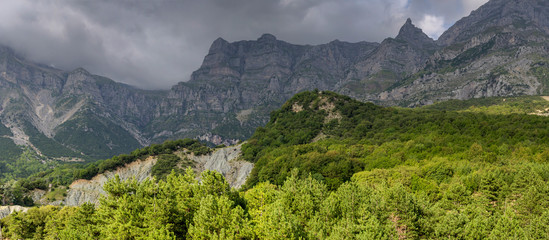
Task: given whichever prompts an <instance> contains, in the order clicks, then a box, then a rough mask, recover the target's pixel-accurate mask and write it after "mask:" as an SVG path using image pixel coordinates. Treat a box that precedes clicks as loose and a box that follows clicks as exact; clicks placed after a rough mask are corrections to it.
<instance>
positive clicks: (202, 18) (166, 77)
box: [0, 0, 487, 89]
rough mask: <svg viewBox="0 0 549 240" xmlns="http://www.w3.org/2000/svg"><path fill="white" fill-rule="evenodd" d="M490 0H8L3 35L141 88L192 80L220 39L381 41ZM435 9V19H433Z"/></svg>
mask: <svg viewBox="0 0 549 240" xmlns="http://www.w3.org/2000/svg"><path fill="white" fill-rule="evenodd" d="M485 2H487V0H254V1H249V0H200V1H195V0H179V1H176V0H155V1H144V0H143V1H141V0H120V1H108V0H94V1H69V0H43V1H35V0H18V1H11V0H0V43H1V44H4V45H7V46H10V47H12V48H13V49H15V50H16V51H18V52H19V53H21V54H23V55H25V56H27V57H28V58H29V59H31V60H34V61H37V62H40V63H44V64H49V65H52V66H55V67H58V68H61V69H65V70H72V69H74V68H77V67H84V68H86V69H88V70H89V71H90V72H93V73H95V74H99V75H104V76H107V77H110V78H112V79H114V80H116V81H120V82H124V83H128V84H132V85H135V86H138V87H141V88H151V89H158V88H169V87H170V86H171V85H173V84H175V83H176V82H178V81H187V80H188V79H189V76H190V74H191V73H192V71H194V70H196V69H197V68H198V67H199V66H200V63H201V62H202V59H203V57H204V56H205V54H206V53H207V51H208V48H209V46H210V44H211V42H212V41H213V40H215V39H216V38H217V37H223V38H225V39H226V40H228V41H238V40H248V39H256V38H258V37H259V36H260V35H261V34H262V33H267V32H268V33H272V34H274V35H275V36H277V37H278V38H279V39H281V40H285V41H288V42H290V43H296V44H321V43H326V42H329V41H332V40H334V39H339V40H342V41H349V42H358V41H377V42H379V41H381V40H383V39H384V38H386V37H394V36H395V35H396V34H397V32H398V30H399V28H400V27H401V26H402V24H403V23H404V21H405V20H406V18H408V17H410V18H412V20H413V21H414V23H415V24H416V25H419V24H420V23H421V24H424V27H425V28H426V29H427V28H429V29H432V30H431V33H430V35H431V36H433V37H438V34H440V26H443V27H445V28H447V27H449V26H450V25H451V24H453V23H454V22H455V21H457V20H458V19H459V18H461V17H463V16H466V15H468V14H469V12H470V11H471V10H474V9H476V8H477V7H479V6H480V5H482V4H483V3H485ZM426 16H430V18H426Z"/></svg>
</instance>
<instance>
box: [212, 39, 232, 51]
mask: <svg viewBox="0 0 549 240" xmlns="http://www.w3.org/2000/svg"><path fill="white" fill-rule="evenodd" d="M229 45H230V43H229V42H227V40H225V39H223V38H217V39H216V40H215V41H214V42H213V43H212V45H211V46H210V54H212V53H216V52H222V51H223V50H224V49H226V48H227V47H228V46H229Z"/></svg>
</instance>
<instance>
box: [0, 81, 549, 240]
mask: <svg viewBox="0 0 549 240" xmlns="http://www.w3.org/2000/svg"><path fill="white" fill-rule="evenodd" d="M546 104H547V103H546V102H545V101H543V100H542V99H541V98H539V97H527V98H507V99H504V98H494V99H477V100H469V101H465V102H459V101H454V102H449V103H439V104H435V105H433V106H429V107H424V108H418V109H401V108H383V107H379V106H375V105H373V104H370V103H361V102H358V101H355V100H352V99H351V98H348V97H345V96H341V95H338V94H335V93H332V92H319V91H312V92H304V93H300V94H298V95H296V96H295V97H294V98H292V99H291V100H289V101H288V102H286V103H285V104H284V105H283V106H282V108H281V109H280V110H277V111H275V112H273V113H272V114H271V120H270V122H269V123H268V124H267V125H266V126H265V127H264V128H259V129H257V130H256V133H255V134H254V135H253V137H252V138H251V139H250V140H248V142H247V143H246V144H244V145H243V147H242V150H243V156H242V157H243V158H244V159H245V160H248V161H251V162H254V163H255V164H256V165H255V167H254V169H253V171H252V174H251V175H250V176H249V178H248V182H247V185H246V186H245V187H244V188H243V189H241V190H239V191H237V190H234V189H231V188H230V187H229V185H228V184H227V182H226V181H225V179H224V178H223V176H222V175H221V174H219V173H216V172H209V171H206V172H203V173H202V174H201V180H200V181H198V180H197V179H196V176H195V175H194V172H193V171H192V170H190V169H189V170H187V172H186V173H185V174H180V173H176V172H173V173H172V174H170V175H168V176H166V177H163V178H162V179H160V180H156V179H150V180H146V181H144V182H141V183H139V182H137V181H134V180H129V181H121V180H119V179H113V180H111V181H109V182H108V183H107V184H105V186H104V188H105V190H106V191H107V193H108V194H107V195H106V196H104V197H103V198H102V199H101V201H100V204H99V205H98V206H95V207H94V206H92V205H84V206H81V207H57V206H42V207H36V208H32V209H30V210H29V211H28V212H27V213H15V214H12V215H10V216H9V217H7V218H4V219H2V220H1V224H2V229H3V236H4V237H8V238H10V239H19V238H38V239H42V238H45V239H185V238H187V239H300V238H301V239H548V238H549V234H548V233H549V210H547V209H548V207H549V184H548V181H549V139H548V138H549V118H547V117H545V116H538V115H533V114H529V113H532V112H533V113H539V112H538V110H545V109H546Z"/></svg>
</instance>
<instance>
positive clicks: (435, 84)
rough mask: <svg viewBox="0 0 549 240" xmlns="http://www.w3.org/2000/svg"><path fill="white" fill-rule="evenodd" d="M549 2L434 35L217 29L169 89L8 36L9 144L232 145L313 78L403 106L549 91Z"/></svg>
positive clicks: (514, 4) (497, 1)
mask: <svg viewBox="0 0 549 240" xmlns="http://www.w3.org/2000/svg"><path fill="white" fill-rule="evenodd" d="M548 12H549V3H546V1H544V0H491V1H489V2H488V3H486V4H485V5H483V6H481V7H480V8H479V9H478V10H475V11H473V12H472V13H471V14H470V15H469V16H468V17H465V18H463V19H461V20H459V21H458V22H456V23H455V24H454V25H453V26H452V27H450V28H449V29H448V30H447V31H446V32H444V33H443V34H442V35H441V36H440V38H439V39H438V40H436V41H435V40H433V39H431V38H429V37H428V36H427V35H426V34H425V33H423V31H422V30H421V29H419V28H417V27H416V26H414V24H413V23H412V21H411V20H410V19H408V20H407V21H406V23H405V24H404V25H403V26H402V28H401V29H400V31H399V33H398V35H397V36H396V37H395V38H387V39H385V40H384V41H382V42H381V43H373V42H358V43H348V42H342V41H338V40H335V41H332V42H330V43H327V44H322V45H316V46H311V45H295V44H291V43H287V42H284V41H281V40H278V39H277V38H276V37H275V36H273V35H271V34H264V35H262V36H261V37H260V38H258V39H257V40H255V41H238V42H233V43H230V42H227V41H226V40H224V39H221V38H219V39H217V40H215V41H214V42H213V43H212V45H211V47H210V50H209V52H208V54H207V55H206V56H205V58H204V61H203V63H202V66H201V67H200V68H199V69H198V70H196V71H195V72H194V73H193V74H192V76H191V79H190V80H189V81H187V82H180V83H178V84H177V85H175V86H173V87H172V88H171V89H169V90H142V89H137V88H135V87H132V86H129V85H126V84H122V83H117V82H115V81H113V80H111V79H108V78H106V77H102V76H98V75H94V74H92V73H89V72H88V71H86V70H85V69H82V68H79V69H75V70H73V71H63V70H59V69H55V68H52V67H49V66H45V65H42V64H39V63H34V62H31V61H28V60H26V59H25V58H24V57H22V56H20V55H18V54H17V53H16V52H14V51H12V50H11V49H10V48H8V47H0V123H1V124H0V140H2V141H0V142H1V143H2V145H3V147H2V148H0V155H3V156H11V155H10V154H8V152H7V151H11V150H10V149H16V148H21V147H22V146H25V148H27V149H30V150H31V151H34V152H36V153H38V154H39V155H42V156H44V157H46V158H54V159H61V160H66V161H71V160H81V159H85V160H94V159H101V158H108V157H111V156H113V155H116V154H119V153H124V152H130V151H132V150H134V149H136V148H138V147H141V146H146V145H149V144H151V143H158V142H162V141H164V140H167V139H176V138H184V137H191V138H198V139H200V140H202V141H206V142H210V143H212V144H216V145H217V144H226V145H228V144H234V143H236V142H238V141H239V140H245V139H247V138H248V137H250V136H251V135H252V133H253V132H254V130H255V128H256V127H258V126H262V125H264V124H265V123H267V121H268V120H269V113H270V112H271V111H272V110H274V109H277V108H279V107H280V106H281V105H282V104H283V103H284V102H285V101H286V100H288V99H290V98H291V96H293V95H294V94H296V93H299V92H302V91H305V90H312V89H319V90H330V91H334V92H337V93H341V94H345V95H348V96H351V97H353V98H355V99H358V100H360V101H371V102H374V103H376V104H380V105H398V106H404V107H415V106H421V105H427V104H431V103H434V102H439V101H444V100H448V99H470V98H481V97H490V96H514V95H542V94H549V87H548V86H549V77H548V76H547V74H549V54H548V51H547V49H548V47H549V15H548V14H546V13H548ZM15 152H17V151H15ZM0 167H1V166H0Z"/></svg>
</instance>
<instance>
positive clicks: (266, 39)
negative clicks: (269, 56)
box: [257, 33, 276, 42]
mask: <svg viewBox="0 0 549 240" xmlns="http://www.w3.org/2000/svg"><path fill="white" fill-rule="evenodd" d="M257 41H258V42H275V41H276V37H275V36H274V35H272V34H270V33H265V34H263V35H261V37H259V38H258V39H257Z"/></svg>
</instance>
